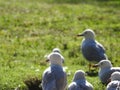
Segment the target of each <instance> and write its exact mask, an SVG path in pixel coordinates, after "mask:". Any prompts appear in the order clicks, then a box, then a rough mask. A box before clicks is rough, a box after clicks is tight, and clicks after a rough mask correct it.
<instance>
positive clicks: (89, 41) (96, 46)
mask: <svg viewBox="0 0 120 90" xmlns="http://www.w3.org/2000/svg"><path fill="white" fill-rule="evenodd" d="M77 36H84V39H83V41H82V46H81V49H82V54H83V56H84V57H85V59H86V60H88V61H89V62H90V64H89V71H90V68H91V62H99V61H101V60H103V59H107V55H106V54H105V49H104V47H103V46H102V44H100V43H99V42H97V41H96V40H95V33H94V31H93V30H91V29H86V30H85V31H84V32H83V33H82V34H78V35H77Z"/></svg>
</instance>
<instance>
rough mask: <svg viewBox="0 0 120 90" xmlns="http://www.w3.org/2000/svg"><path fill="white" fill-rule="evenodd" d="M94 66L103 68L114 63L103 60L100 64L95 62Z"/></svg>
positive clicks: (109, 66)
mask: <svg viewBox="0 0 120 90" xmlns="http://www.w3.org/2000/svg"><path fill="white" fill-rule="evenodd" d="M94 67H100V68H101V69H102V68H111V67H112V64H111V62H110V60H101V61H100V62H99V63H98V64H95V65H94Z"/></svg>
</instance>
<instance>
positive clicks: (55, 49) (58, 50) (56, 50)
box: [46, 48, 64, 63]
mask: <svg viewBox="0 0 120 90" xmlns="http://www.w3.org/2000/svg"><path fill="white" fill-rule="evenodd" d="M52 52H56V53H59V54H60V55H61V51H60V49H59V48H54V49H53V50H52ZM46 58H47V59H46V62H49V55H47V56H46ZM61 58H62V62H63V63H64V57H63V56H62V55H61Z"/></svg>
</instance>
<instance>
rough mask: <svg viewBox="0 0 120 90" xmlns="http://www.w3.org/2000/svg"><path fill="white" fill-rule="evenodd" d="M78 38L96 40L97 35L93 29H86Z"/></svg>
mask: <svg viewBox="0 0 120 90" xmlns="http://www.w3.org/2000/svg"><path fill="white" fill-rule="evenodd" d="M77 36H84V37H85V39H94V38H95V33H94V31H93V30H91V29H86V30H85V31H83V33H81V34H78V35H77Z"/></svg>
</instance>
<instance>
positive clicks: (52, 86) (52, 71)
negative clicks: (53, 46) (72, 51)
mask: <svg viewBox="0 0 120 90" xmlns="http://www.w3.org/2000/svg"><path fill="white" fill-rule="evenodd" d="M49 60H50V66H49V67H48V68H47V69H46V70H45V71H44V72H43V75H42V88H43V90H65V89H66V85H67V75H66V73H65V71H64V70H63V67H62V57H61V55H60V54H59V53H56V52H52V53H51V54H50V55H49Z"/></svg>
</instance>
